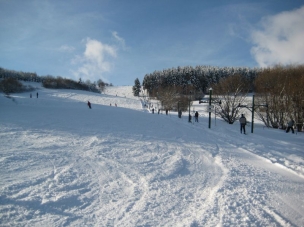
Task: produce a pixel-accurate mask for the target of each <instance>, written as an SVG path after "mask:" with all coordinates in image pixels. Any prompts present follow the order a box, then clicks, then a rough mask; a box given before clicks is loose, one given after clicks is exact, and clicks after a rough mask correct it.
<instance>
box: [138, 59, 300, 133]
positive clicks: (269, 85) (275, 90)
mask: <svg viewBox="0 0 304 227" xmlns="http://www.w3.org/2000/svg"><path fill="white" fill-rule="evenodd" d="M142 85H143V89H146V91H147V93H148V96H150V97H153V98H156V99H158V100H159V101H160V102H161V104H162V106H163V108H165V109H181V110H183V111H185V110H186V109H187V106H188V104H189V102H191V101H193V100H200V99H202V98H203V96H204V94H206V93H207V92H208V88H210V87H212V88H213V97H214V98H215V99H216V100H221V105H216V113H217V115H219V116H220V117H222V118H223V119H224V120H225V121H227V122H228V123H230V124H233V123H234V122H235V121H236V120H237V119H238V117H239V114H240V111H241V107H240V105H242V104H244V103H245V102H246V98H247V96H248V93H250V92H254V94H255V100H256V108H255V110H254V111H255V112H256V113H257V115H258V117H259V118H260V119H261V120H262V121H263V122H264V123H265V125H266V126H267V127H273V128H283V129H284V128H285V124H286V122H287V121H289V120H290V119H293V120H294V121H295V122H296V123H297V127H298V128H301V127H302V125H303V122H304V65H290V66H281V65H278V66H275V67H269V68H254V69H249V68H245V67H244V68H242V67H238V68H234V67H224V68H219V67H211V66H197V67H195V68H193V67H178V68H172V69H167V70H162V71H154V72H153V73H151V74H147V75H145V77H144V79H143V83H142Z"/></svg>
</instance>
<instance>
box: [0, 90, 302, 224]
mask: <svg viewBox="0 0 304 227" xmlns="http://www.w3.org/2000/svg"><path fill="white" fill-rule="evenodd" d="M34 86H36V87H37V91H38V92H39V98H36V96H35V95H33V97H34V98H29V97H30V93H21V94H14V95H12V98H13V99H9V98H6V97H4V95H3V94H0V147H1V148H0V169H1V177H0V226H31V227H32V226H192V227H194V226H304V199H303V195H304V151H303V150H304V149H303V145H304V133H297V134H291V133H289V134H286V133H285V132H284V131H281V130H275V129H267V128H264V127H263V125H260V124H255V129H254V130H255V131H254V133H253V134H251V133H248V135H243V134H240V132H239V125H238V122H236V123H235V124H233V125H229V124H227V123H225V122H223V121H221V120H220V119H219V118H217V119H216V122H215V119H214V116H213V118H212V125H211V129H209V128H208V117H207V116H208V113H207V112H205V107H204V106H203V105H202V104H201V105H199V104H198V103H196V102H195V103H194V105H193V107H192V109H195V110H198V111H199V113H200V117H199V123H194V124H191V123H188V118H187V117H186V116H187V113H183V117H182V119H179V118H178V117H177V115H176V113H169V115H165V114H152V113H150V111H149V110H148V109H145V108H143V103H142V100H140V99H139V98H137V97H134V96H133V95H132V87H131V86H122V87H110V88H108V89H107V90H106V91H105V92H104V93H103V94H96V93H90V92H85V91H75V90H51V89H45V88H42V87H41V86H40V85H39V84H35V85H34ZM37 91H35V92H33V94H35V93H36V92H37ZM87 101H90V102H91V103H92V109H89V108H88V106H87V105H86V103H87ZM115 103H116V105H117V107H116V106H115ZM110 104H111V105H110ZM247 119H250V116H248V115H247ZM215 124H216V125H215ZM247 132H250V128H249V127H248V126H247Z"/></svg>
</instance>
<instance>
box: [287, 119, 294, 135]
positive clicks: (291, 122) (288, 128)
mask: <svg viewBox="0 0 304 227" xmlns="http://www.w3.org/2000/svg"><path fill="white" fill-rule="evenodd" d="M293 126H294V120H292V119H291V120H290V121H289V122H288V125H287V129H286V133H288V132H289V130H290V129H291V131H292V133H294V129H293Z"/></svg>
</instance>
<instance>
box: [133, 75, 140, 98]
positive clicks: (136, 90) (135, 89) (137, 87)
mask: <svg viewBox="0 0 304 227" xmlns="http://www.w3.org/2000/svg"><path fill="white" fill-rule="evenodd" d="M140 91H141V86H140V82H139V79H138V78H136V79H135V81H134V86H133V94H134V96H139V93H140Z"/></svg>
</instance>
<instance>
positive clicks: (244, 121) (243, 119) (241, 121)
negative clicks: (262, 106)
mask: <svg viewBox="0 0 304 227" xmlns="http://www.w3.org/2000/svg"><path fill="white" fill-rule="evenodd" d="M246 121H247V120H246V117H245V116H244V114H242V116H241V118H240V124H241V133H242V131H244V134H246V130H245V125H246Z"/></svg>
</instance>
